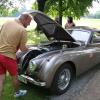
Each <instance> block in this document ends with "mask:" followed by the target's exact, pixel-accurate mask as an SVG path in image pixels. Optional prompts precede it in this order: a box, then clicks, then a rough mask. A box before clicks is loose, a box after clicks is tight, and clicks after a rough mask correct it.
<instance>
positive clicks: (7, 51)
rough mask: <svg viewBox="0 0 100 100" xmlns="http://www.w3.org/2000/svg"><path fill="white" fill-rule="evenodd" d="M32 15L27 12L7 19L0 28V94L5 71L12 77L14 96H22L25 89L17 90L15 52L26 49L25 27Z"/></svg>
mask: <svg viewBox="0 0 100 100" xmlns="http://www.w3.org/2000/svg"><path fill="white" fill-rule="evenodd" d="M31 20H32V16H31V15H30V14H27V13H23V14H21V15H20V17H19V18H18V19H15V20H12V21H7V22H6V23H4V24H3V26H2V28H1V30H0V95H1V94H2V90H3V84H4V80H5V75H6V72H7V71H8V72H9V74H10V75H11V77H12V84H13V87H14V90H15V93H14V97H19V96H23V95H25V94H26V93H27V91H26V90H19V82H18V77H17V76H18V72H17V62H16V52H17V50H18V49H20V50H21V51H22V52H26V51H28V48H27V47H26V42H27V33H26V29H25V28H26V27H27V26H28V25H30V22H31Z"/></svg>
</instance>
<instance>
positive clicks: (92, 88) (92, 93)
mask: <svg viewBox="0 0 100 100" xmlns="http://www.w3.org/2000/svg"><path fill="white" fill-rule="evenodd" d="M49 99H50V100H100V65H99V66H97V67H96V68H94V69H92V70H89V71H88V72H86V73H85V74H83V75H81V76H80V77H78V78H77V79H76V80H75V81H74V82H73V83H72V86H71V87H70V89H69V90H68V91H67V92H66V93H65V94H63V95H60V96H49Z"/></svg>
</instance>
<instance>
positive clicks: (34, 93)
mask: <svg viewBox="0 0 100 100" xmlns="http://www.w3.org/2000/svg"><path fill="white" fill-rule="evenodd" d="M8 19H12V18H0V25H2V24H3V23H4V22H5V21H7V20H8ZM65 22H66V19H64V20H63V27H64V25H65ZM75 24H76V25H77V26H79V25H81V26H90V27H94V28H100V19H80V20H75ZM33 26H34V25H33ZM33 26H31V27H30V29H31V30H29V29H28V44H37V43H39V42H40V41H42V40H46V37H45V36H44V35H43V34H39V33H37V32H35V31H34V30H33V29H32V28H33ZM20 88H24V89H27V90H28V94H27V95H26V96H24V97H21V98H18V99H15V98H14V97H13V91H14V90H13V88H12V85H11V77H10V76H9V75H7V77H6V81H5V85H4V92H3V97H2V100H45V99H46V98H47V96H48V91H47V90H45V89H43V88H39V87H36V86H34V85H25V84H21V85H20ZM0 100H1V99H0ZM47 100H48V99H47Z"/></svg>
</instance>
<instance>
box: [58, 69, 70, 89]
mask: <svg viewBox="0 0 100 100" xmlns="http://www.w3.org/2000/svg"><path fill="white" fill-rule="evenodd" d="M70 79H71V74H70V70H69V69H64V70H63V71H62V72H61V73H60V74H59V78H58V88H59V89H60V90H64V89H66V87H67V86H68V84H69V82H70Z"/></svg>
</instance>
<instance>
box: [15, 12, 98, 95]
mask: <svg viewBox="0 0 100 100" xmlns="http://www.w3.org/2000/svg"><path fill="white" fill-rule="evenodd" d="M29 13H30V14H32V16H33V18H34V21H35V22H36V23H37V25H38V27H39V28H40V29H41V31H42V32H43V33H44V34H45V36H46V37H47V38H48V41H45V42H41V43H40V44H38V45H34V46H29V51H28V52H26V53H21V52H20V51H19V52H17V54H16V55H17V60H18V70H19V76H18V78H19V80H20V81H21V82H24V83H26V84H28V83H32V84H34V85H38V86H42V87H45V88H47V89H50V90H51V91H52V93H54V94H57V95H60V94H63V93H65V92H66V91H67V90H68V88H69V87H70V85H71V83H72V80H73V78H75V77H77V76H78V75H80V74H82V73H83V72H85V71H87V70H88V69H90V68H92V67H93V66H95V65H96V64H98V63H100V30H97V29H91V28H88V27H87V28H86V27H77V28H73V29H69V30H65V29H64V28H63V27H62V26H61V25H60V24H58V23H57V22H55V21H54V20H52V19H51V18H49V17H48V16H47V15H45V14H43V13H42V12H40V11H30V12H29Z"/></svg>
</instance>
